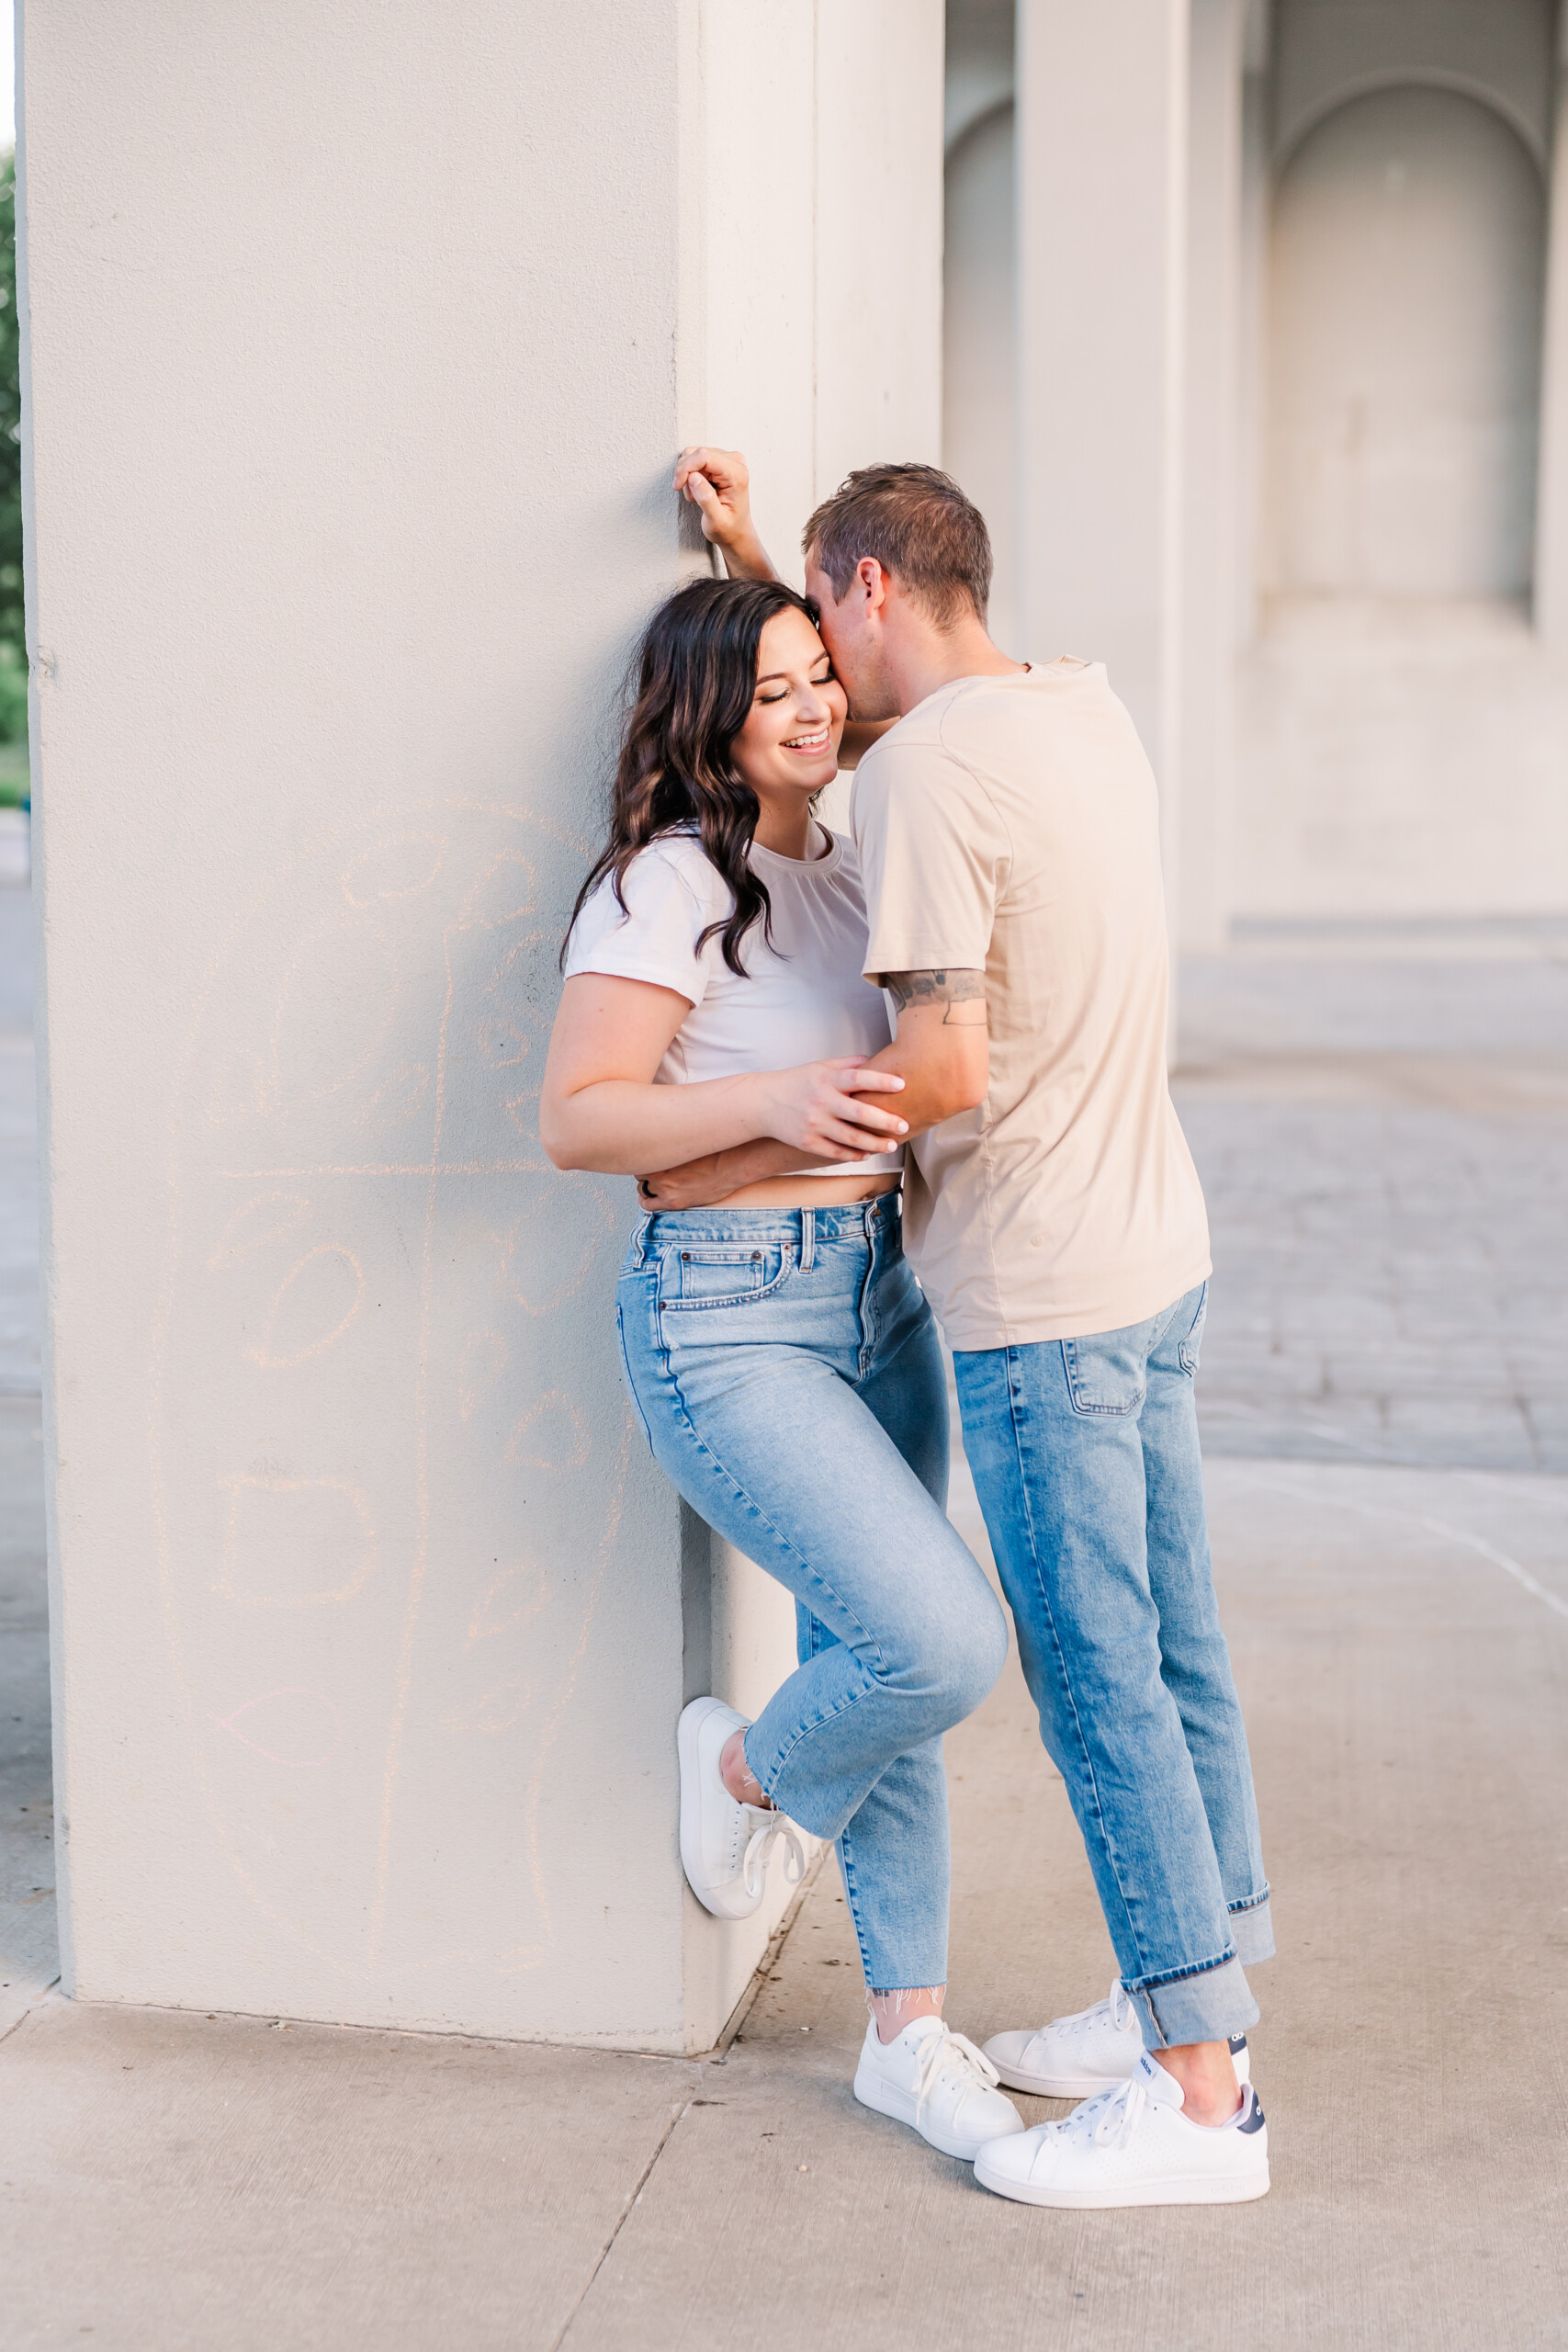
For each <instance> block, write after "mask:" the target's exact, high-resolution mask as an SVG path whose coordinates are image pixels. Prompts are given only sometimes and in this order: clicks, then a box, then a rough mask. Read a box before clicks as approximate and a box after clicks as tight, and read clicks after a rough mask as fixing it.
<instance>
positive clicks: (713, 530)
mask: <svg viewBox="0 0 1568 2352" xmlns="http://www.w3.org/2000/svg"><path fill="white" fill-rule="evenodd" d="M675 491H676V494H677V496H678V497H682V498H688V499H690V501H691V503H692V504H693V505H694V506H695V507H696V508H697V509H698V510H699V511H700V513H701V515H702V518H703V537H704V538H705V539H707V540H709V541H710V542H711V544H712V545H713V546H714V547H716V548H718V550H719V552H720V554H721V555H722V556H723V558H724V565H725V570H726V571H728V574H729V576H730V578H731V579H732V580H776V579H777V578H778V574H777V572H776V571H774V570H773V565H772V563H771V562H770V561H769V560H768V551H767V549H766V548H764V547H763V545H762V542H761V539H760V538H759V537H757V529H756V526H755V524H754V523H753V522H752V520H751V477H750V473H749V472H748V471H747V469H746V460H745V458H743V457H742V456H741V454H740V452H739V449H710V448H708V447H705V446H703V447H697V448H694V449H682V452H681V455H680V458H679V459H678V460H677V463H676V467H675Z"/></svg>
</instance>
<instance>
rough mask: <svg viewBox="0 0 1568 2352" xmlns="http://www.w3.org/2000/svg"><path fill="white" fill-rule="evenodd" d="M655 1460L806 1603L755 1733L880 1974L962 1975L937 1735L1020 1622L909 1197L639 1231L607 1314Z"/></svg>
mask: <svg viewBox="0 0 1568 2352" xmlns="http://www.w3.org/2000/svg"><path fill="white" fill-rule="evenodd" d="M616 1319H617V1322H618V1324H619V1327H620V1336H621V1350H622V1356H623V1361H624V1363H625V1365H626V1381H627V1385H628V1386H629V1388H630V1390H631V1394H632V1399H633V1402H634V1403H635V1404H636V1406H637V1411H638V1413H639V1414H640V1416H641V1418H642V1423H643V1427H644V1429H645V1430H646V1431H647V1434H648V1439H649V1444H650V1445H651V1446H652V1448H653V1452H654V1454H655V1456H656V1458H657V1459H658V1461H659V1463H660V1465H661V1467H662V1468H663V1469H664V1470H665V1471H666V1472H667V1473H668V1475H669V1476H670V1477H671V1479H672V1480H673V1481H674V1483H675V1485H676V1486H677V1487H679V1488H680V1490H681V1492H682V1494H683V1495H684V1496H685V1498H686V1499H687V1501H688V1502H689V1503H690V1504H691V1505H692V1507H693V1509H694V1510H697V1511H700V1512H701V1514H702V1516H703V1518H704V1519H705V1520H706V1521H707V1522H708V1524H709V1525H710V1526H711V1527H716V1528H717V1529H718V1531H719V1532H720V1533H721V1534H722V1535H725V1536H728V1539H729V1541H730V1542H731V1543H732V1544H735V1545H736V1546H737V1548H738V1549H739V1550H740V1551H742V1552H744V1553H745V1554H746V1555H748V1557H749V1558H750V1559H753V1560H755V1561H756V1562H757V1563H758V1565H759V1566H761V1567H763V1568H765V1569H766V1570H767V1571H768V1573H769V1575H770V1576H773V1577H777V1578H778V1580H779V1582H780V1583H781V1584H782V1585H784V1586H785V1587H786V1588H787V1589H788V1590H789V1591H790V1592H792V1593H793V1594H794V1595H795V1604H796V1607H795V1617H796V1624H797V1628H798V1645H797V1647H798V1656H799V1658H800V1665H799V1668H798V1669H797V1671H796V1672H795V1673H794V1674H792V1675H791V1676H790V1678H789V1679H788V1681H787V1682H785V1683H784V1685H783V1686H782V1688H781V1689H780V1690H779V1691H776V1692H775V1693H774V1695H773V1698H772V1699H771V1700H770V1701H769V1702H768V1704H767V1705H766V1706H765V1707H764V1708H763V1710H762V1712H761V1714H760V1715H759V1716H758V1718H757V1720H756V1722H755V1723H754V1724H752V1725H751V1728H750V1731H749V1732H748V1733H747V1735H746V1760H747V1762H748V1763H749V1764H750V1768H751V1770H752V1771H753V1772H754V1773H755V1774H756V1776H757V1778H758V1780H759V1781H761V1784H762V1787H763V1788H764V1789H765V1790H766V1792H767V1793H768V1795H769V1796H770V1797H772V1799H773V1803H774V1804H776V1805H777V1806H778V1808H779V1810H780V1811H781V1812H782V1813H786V1814H788V1815H789V1816H790V1818H791V1819H792V1820H793V1821H798V1822H799V1823H800V1825H801V1826H802V1827H803V1828H806V1829H809V1830H810V1831H811V1832H812V1833H813V1835H814V1836H816V1837H818V1838H833V1839H836V1841H837V1843H838V1849H839V1862H840V1869H841V1871H842V1872H843V1880H844V1893H845V1895H846V1897H847V1899H848V1902H849V1906H850V1911H851V1914H852V1917H853V1919H854V1925H855V1933H856V1935H857V1936H858V1938H859V1939H860V1951H861V1959H862V1962H863V1965H864V1968H865V1973H866V1981H867V1983H868V1984H869V1985H871V1987H872V1988H873V1990H874V1991H875V1992H879V1993H882V1992H896V1991H898V1990H900V1989H903V1988H906V1987H909V1986H915V1985H943V1984H945V1983H946V1981H947V1905H948V1831H947V1781H946V1776H945V1774H944V1773H943V1770H942V1733H943V1732H944V1731H946V1730H947V1729H949V1727H950V1726H951V1725H952V1724H955V1723H958V1722H959V1721H960V1720H961V1719H962V1718H963V1717H964V1715H966V1714H968V1713H970V1712H971V1711H972V1710H973V1709H974V1708H976V1707H977V1706H978V1705H979V1703H980V1702H981V1700H982V1699H983V1698H984V1697H985V1695H986V1693H987V1691H988V1690H989V1689H990V1687H991V1685H992V1683H993V1682H994V1681H995V1680H996V1679H997V1676H998V1674H999V1673H1000V1672H1001V1668H1002V1662H1003V1660H1004V1658H1005V1657H1006V1656H1007V1623H1006V1620H1005V1618H1004V1617H1003V1614H1002V1611H1001V1610H1000V1608H999V1607H998V1603H997V1600H996V1597H995V1595H994V1594H993V1592H992V1590H991V1588H990V1586H989V1585H988V1584H987V1581H986V1578H985V1577H984V1576H983V1575H982V1573H981V1571H980V1569H979V1568H978V1567H977V1566H976V1563H975V1560H974V1558H973V1556H972V1555H971V1554H970V1553H969V1551H968V1549H967V1547H966V1546H965V1545H964V1544H963V1543H962V1542H961V1540H960V1539H959V1537H958V1535H957V1534H956V1533H955V1532H954V1531H953V1528H952V1527H951V1526H950V1525H949V1523H948V1520H947V1514H946V1510H945V1508H944V1505H945V1502H946V1496H947V1396H946V1388H945V1384H944V1381H943V1377H942V1351H941V1349H940V1346H939V1344H938V1341H937V1336H936V1327H935V1325H934V1324H933V1322H932V1320H931V1310H930V1308H929V1307H928V1306H927V1305H926V1302H925V1299H924V1297H923V1296H922V1295H921V1293H920V1290H919V1286H918V1284H917V1283H916V1282H915V1279H914V1277H913V1275H912V1274H911V1273H910V1272H909V1268H908V1263H907V1261H906V1260H905V1257H904V1250H903V1240H902V1236H901V1233H900V1229H899V1212H898V1205H897V1195H896V1194H885V1195H884V1196H883V1197H882V1198H881V1199H879V1200H875V1201H869V1202H865V1203H863V1204H860V1205H859V1206H856V1207H850V1208H823V1209H732V1210H726V1209H725V1208H723V1207H722V1206H720V1207H718V1208H714V1209H689V1210H686V1211H684V1212H682V1213H681V1214H678V1215H670V1216H649V1217H645V1218H644V1220H643V1222H642V1224H641V1225H640V1226H639V1227H638V1228H637V1231H636V1233H635V1234H634V1235H633V1237H632V1242H631V1247H630V1249H629V1250H628V1251H627V1253H626V1264H625V1266H624V1267H623V1268H622V1271H621V1279H620V1285H619V1291H618V1295H617V1302H616Z"/></svg>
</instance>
